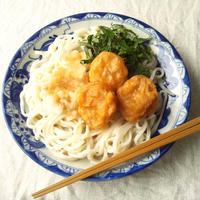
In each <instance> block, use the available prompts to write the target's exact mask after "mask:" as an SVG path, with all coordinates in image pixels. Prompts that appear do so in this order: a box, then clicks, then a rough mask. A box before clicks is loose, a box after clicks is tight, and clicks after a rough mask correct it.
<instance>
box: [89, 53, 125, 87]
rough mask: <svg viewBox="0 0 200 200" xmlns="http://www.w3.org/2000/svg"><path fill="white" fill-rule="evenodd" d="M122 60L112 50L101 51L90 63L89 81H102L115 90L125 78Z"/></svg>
mask: <svg viewBox="0 0 200 200" xmlns="http://www.w3.org/2000/svg"><path fill="white" fill-rule="evenodd" d="M127 75H128V70H127V67H126V66H125V64H124V60H123V59H122V58H121V57H120V56H118V55H117V54H114V53H112V52H105V51H104V52H101V53H100V54H99V55H98V56H97V57H96V58H95V59H94V60H93V61H92V63H91V65H90V71H89V79H90V82H102V83H104V84H105V85H106V86H107V87H109V88H110V89H111V90H117V88H119V87H120V86H121V85H122V84H123V83H124V82H125V81H126V79H127Z"/></svg>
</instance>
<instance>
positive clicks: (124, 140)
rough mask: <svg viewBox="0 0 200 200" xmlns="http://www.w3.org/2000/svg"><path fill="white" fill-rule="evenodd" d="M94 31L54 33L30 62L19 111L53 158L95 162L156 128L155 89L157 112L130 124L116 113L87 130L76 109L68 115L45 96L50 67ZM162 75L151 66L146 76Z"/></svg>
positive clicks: (161, 106)
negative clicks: (106, 123) (45, 48)
mask: <svg viewBox="0 0 200 200" xmlns="http://www.w3.org/2000/svg"><path fill="white" fill-rule="evenodd" d="M95 31H96V29H95V28H93V29H91V30H79V31H77V32H75V33H74V34H73V35H61V36H58V37H57V38H56V39H55V41H54V42H53V43H52V44H51V45H50V46H49V48H48V51H46V52H36V54H39V55H42V59H41V60H36V61H34V62H33V64H32V66H31V68H30V79H29V82H28V83H27V84H26V85H25V86H24V88H23V91H22V92H21V94H20V106H21V112H22V114H23V115H24V116H25V117H27V122H26V123H27V126H28V127H29V128H31V129H32V130H33V133H34V135H35V138H36V139H37V140H40V141H42V142H43V143H44V144H45V145H46V147H47V148H48V149H49V150H50V151H51V152H52V153H53V154H55V156H56V157H59V158H61V159H65V160H69V161H74V160H78V159H84V158H87V159H88V160H89V161H90V162H92V163H96V162H99V161H102V160H105V159H107V158H109V157H111V156H113V155H115V154H117V153H120V152H122V151H124V150H126V149H128V148H130V147H132V146H135V145H138V144H140V143H142V142H145V141H147V140H149V139H150V138H151V136H152V134H154V133H155V131H156V130H157V127H158V125H159V122H160V120H161V117H162V114H163V112H164V108H165V104H166V99H167V98H166V97H167V94H166V92H165V91H163V90H162V91H161V92H159V96H160V97H159V106H158V111H159V112H160V113H158V114H157V115H156V114H153V115H151V116H149V117H147V118H144V119H142V120H140V121H139V122H137V123H130V122H127V121H125V120H124V119H123V118H122V117H121V115H119V114H116V116H115V119H113V120H112V121H111V123H110V125H109V127H107V128H104V129H101V130H90V128H89V127H88V126H87V125H86V124H85V122H84V121H83V120H82V119H81V118H80V117H77V115H73V112H76V111H73V112H72V114H69V113H66V111H65V110H64V109H63V108H62V106H61V105H58V104H56V103H55V102H54V101H53V99H52V97H51V96H50V95H46V93H45V92H44V91H43V89H42V85H44V84H45V83H46V81H47V80H48V79H49V78H51V72H52V70H54V68H56V67H57V66H59V65H60V64H63V63H62V62H63V59H62V58H63V55H65V54H66V53H67V52H70V51H73V50H78V51H83V49H81V47H80V46H79V45H78V41H79V40H82V39H84V38H86V37H87V36H88V34H93V33H95ZM144 65H148V67H150V68H152V69H154V68H155V67H156V65H157V60H156V59H155V58H154V59H153V60H152V62H151V63H147V62H144ZM158 72H159V74H158ZM163 76H164V71H163V70H162V69H161V68H155V70H153V72H152V74H151V77H150V78H151V80H153V81H154V82H155V83H158V82H159V81H160V80H161V79H162V78H163ZM162 93H164V97H165V98H164V101H162V99H163V98H162V97H161V94H162ZM70 96H71V99H72V101H71V102H68V106H69V107H70V106H71V107H73V105H71V104H73V101H74V98H75V92H74V93H71V94H70Z"/></svg>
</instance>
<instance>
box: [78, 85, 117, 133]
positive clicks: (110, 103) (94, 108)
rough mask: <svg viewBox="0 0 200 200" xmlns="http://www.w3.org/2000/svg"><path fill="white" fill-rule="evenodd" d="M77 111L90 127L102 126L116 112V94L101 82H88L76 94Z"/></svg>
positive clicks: (99, 127)
mask: <svg viewBox="0 0 200 200" xmlns="http://www.w3.org/2000/svg"><path fill="white" fill-rule="evenodd" d="M76 102H77V105H78V113H79V114H80V116H81V118H82V119H83V120H84V121H85V123H86V124H87V125H88V126H89V127H90V128H91V129H101V128H104V127H105V126H106V125H107V124H108V123H109V121H110V118H111V116H112V115H113V114H114V113H115V112H116V109H117V106H116V96H115V94H114V92H112V91H110V90H109V89H107V88H106V86H104V85H103V84H102V83H96V82H95V83H94V82H92V83H88V84H86V85H84V86H82V87H81V88H80V89H79V91H78V92H77V95H76Z"/></svg>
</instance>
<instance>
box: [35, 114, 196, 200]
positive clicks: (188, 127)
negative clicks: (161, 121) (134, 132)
mask: <svg viewBox="0 0 200 200" xmlns="http://www.w3.org/2000/svg"><path fill="white" fill-rule="evenodd" d="M198 131H200V117H197V118H195V119H193V120H191V121H189V122H186V123H185V124H183V125H181V126H179V127H177V128H175V129H172V130H170V131H168V132H166V133H164V134H162V135H159V136H156V137H154V138H152V139H150V140H149V141H147V142H144V143H142V144H140V145H137V146H135V147H132V148H130V149H128V150H126V151H124V152H122V153H119V154H117V155H116V156H113V157H111V158H109V159H107V160H105V161H103V162H100V163H98V164H96V165H94V166H92V167H89V168H87V169H85V170H83V171H80V172H78V173H76V174H74V175H72V176H70V177H68V178H65V179H63V180H62V181H60V182H58V183H55V184H53V185H50V186H48V187H46V188H44V189H42V190H40V191H38V192H35V193H33V194H32V196H33V198H38V197H40V196H43V195H45V194H48V193H50V192H53V191H55V190H57V189H59V188H62V187H64V186H67V185H70V184H72V183H74V182H77V181H79V180H82V179H85V178H87V177H89V176H92V175H94V174H97V173H99V172H102V171H104V170H106V169H109V168H111V167H114V166H116V165H118V164H120V163H122V162H125V161H128V160H130V159H132V158H135V157H138V156H140V155H143V154H145V153H147V152H150V151H152V150H155V149H157V148H159V147H161V146H164V145H166V144H169V143H172V142H174V141H176V140H179V139H181V138H183V137H186V136H188V135H190V134H192V133H195V132H198Z"/></svg>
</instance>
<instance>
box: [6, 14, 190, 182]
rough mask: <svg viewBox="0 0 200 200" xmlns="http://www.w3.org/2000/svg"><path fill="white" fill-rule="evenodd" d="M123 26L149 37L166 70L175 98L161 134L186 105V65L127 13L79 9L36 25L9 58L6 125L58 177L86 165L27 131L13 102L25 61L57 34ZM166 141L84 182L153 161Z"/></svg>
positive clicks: (181, 117) (182, 116)
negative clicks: (54, 151)
mask: <svg viewBox="0 0 200 200" xmlns="http://www.w3.org/2000/svg"><path fill="white" fill-rule="evenodd" d="M111 23H120V24H124V25H125V26H126V27H127V28H130V29H132V30H134V31H135V32H136V33H137V34H138V35H139V36H142V37H152V38H153V40H152V41H151V47H152V49H153V51H154V53H155V54H156V55H157V57H158V61H159V63H160V65H161V67H162V68H163V69H164V71H165V73H166V83H165V84H166V87H167V88H168V89H169V90H171V91H172V92H173V93H174V94H176V96H175V97H172V96H170V97H169V100H168V103H167V106H166V110H165V113H164V116H163V119H162V121H161V123H160V126H159V129H158V134H162V133H164V132H166V131H168V130H170V129H173V128H175V127H177V126H179V125H181V124H183V123H184V122H185V121H186V119H187V116H188V112H189V107H190V81H189V77H188V73H187V70H186V67H185V65H184V63H183V61H182V59H181V58H180V56H179V54H178V52H177V51H176V49H175V48H174V47H173V46H172V45H171V44H170V43H169V42H168V41H167V39H165V37H163V36H162V35H161V34H160V33H159V32H158V31H156V30H155V29H153V28H152V27H150V26H148V25H147V24H145V23H143V22H141V21H139V20H136V19H134V18H130V17H127V16H123V15H119V14H114V13H103V12H96V13H81V14H77V15H72V16H69V17H65V18H63V19H60V20H58V21H55V22H53V23H51V24H49V25H47V26H46V27H44V28H42V29H41V30H39V31H38V32H36V33H35V34H34V35H33V36H31V37H30V38H29V39H28V40H27V41H26V42H25V43H24V44H23V45H22V46H21V48H20V49H19V50H18V51H17V53H16V54H15V56H14V57H13V59H12V61H11V63H10V65H9V68H8V71H7V74H6V77H5V81H4V87H3V108H4V115H5V119H6V122H7V125H8V128H9V130H10V132H11V134H12V136H13V137H14V139H15V141H16V142H17V144H18V145H19V146H20V147H21V149H22V150H23V151H24V152H25V153H26V154H27V155H28V156H29V157H30V158H31V159H33V160H34V161H35V162H37V163H38V164H39V165H41V166H43V167H45V168H46V169H48V170H50V171H52V172H54V173H57V174H59V175H62V176H70V175H72V174H74V173H76V172H77V171H79V170H81V169H83V168H86V167H88V163H87V161H78V162H66V161H63V160H59V159H57V158H55V157H54V156H53V155H52V154H51V153H50V152H49V151H48V149H46V148H45V145H44V144H43V143H41V142H37V141H36V140H35V139H34V136H33V133H32V131H31V130H30V129H28V128H27V127H26V123H25V121H26V119H25V118H24V117H23V116H22V114H21V112H20V106H19V101H20V99H19V94H20V92H21V91H22V88H23V85H24V84H25V83H27V81H28V79H29V69H30V66H31V63H32V62H33V61H34V60H36V59H38V58H39V57H38V56H37V55H36V54H35V53H34V50H41V51H46V50H47V49H48V46H49V45H50V44H51V43H52V42H53V41H54V40H55V38H56V37H57V35H60V34H69V33H71V32H73V31H74V30H77V29H80V28H89V27H91V26H98V25H107V26H109V25H110V24H111ZM171 146H172V145H171V144H170V145H167V146H164V147H162V148H160V149H157V150H155V151H153V152H151V153H149V154H148V155H145V156H143V157H142V158H139V159H137V160H134V161H130V162H127V163H125V164H123V165H121V166H118V167H115V168H113V169H110V170H107V171H105V172H102V173H100V174H97V175H95V176H93V177H90V178H88V179H86V180H95V181H99V180H110V179H115V178H120V177H123V176H127V175H130V174H133V173H135V172H137V171H139V170H142V169H144V168H145V167H147V166H149V165H150V164H152V163H153V162H155V161H156V160H158V159H159V158H160V157H161V156H163V154H164V153H165V152H167V150H168V149H169V148H170V147H171Z"/></svg>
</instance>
